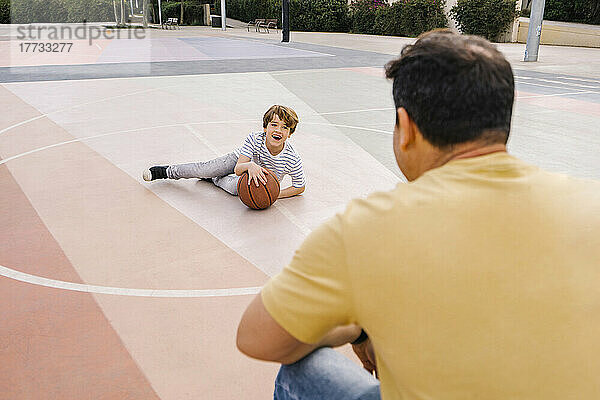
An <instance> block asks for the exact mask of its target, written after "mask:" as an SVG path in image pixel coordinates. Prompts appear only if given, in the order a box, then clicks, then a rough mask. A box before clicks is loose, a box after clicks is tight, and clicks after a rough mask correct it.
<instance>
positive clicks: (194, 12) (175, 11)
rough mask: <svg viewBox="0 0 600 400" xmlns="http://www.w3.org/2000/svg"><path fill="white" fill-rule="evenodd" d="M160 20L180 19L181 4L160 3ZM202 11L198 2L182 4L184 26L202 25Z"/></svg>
mask: <svg viewBox="0 0 600 400" xmlns="http://www.w3.org/2000/svg"><path fill="white" fill-rule="evenodd" d="M161 5H162V19H163V21H166V20H167V18H177V19H179V18H180V17H181V2H173V1H170V2H168V3H167V2H166V1H164V2H162V4H161ZM203 16H204V9H203V8H202V3H200V2H191V1H184V2H183V23H184V24H185V25H202V24H203V23H204V18H203ZM181 22H182V21H180V23H181Z"/></svg>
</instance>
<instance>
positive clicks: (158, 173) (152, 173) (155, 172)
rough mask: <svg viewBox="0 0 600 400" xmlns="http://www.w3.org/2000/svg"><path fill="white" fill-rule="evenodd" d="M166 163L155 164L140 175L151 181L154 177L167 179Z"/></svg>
mask: <svg viewBox="0 0 600 400" xmlns="http://www.w3.org/2000/svg"><path fill="white" fill-rule="evenodd" d="M167 168H168V166H167V165H164V166H162V165H156V166H154V167H150V168H149V169H147V170H145V171H144V173H143V174H142V177H143V178H144V180H145V181H147V182H148V181H153V180H155V179H167V178H168V176H167Z"/></svg>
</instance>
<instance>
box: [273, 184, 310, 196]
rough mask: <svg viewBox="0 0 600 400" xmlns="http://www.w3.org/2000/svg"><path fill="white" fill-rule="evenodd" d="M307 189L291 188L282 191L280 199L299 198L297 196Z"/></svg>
mask: <svg viewBox="0 0 600 400" xmlns="http://www.w3.org/2000/svg"><path fill="white" fill-rule="evenodd" d="M305 188H306V187H305V186H302V187H300V188H297V187H293V186H290V187H288V188H285V189H282V190H281V191H280V192H279V197H278V199H284V198H286V197H292V196H297V195H299V194H301V193H303V192H304V189H305Z"/></svg>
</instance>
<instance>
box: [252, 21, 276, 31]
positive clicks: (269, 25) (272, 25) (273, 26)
mask: <svg viewBox="0 0 600 400" xmlns="http://www.w3.org/2000/svg"><path fill="white" fill-rule="evenodd" d="M260 28H263V29H264V30H265V32H267V33H269V28H271V29H275V30H277V20H276V19H265V20H264V22H262V23H260V24H258V25H257V26H256V29H257V30H258V32H260Z"/></svg>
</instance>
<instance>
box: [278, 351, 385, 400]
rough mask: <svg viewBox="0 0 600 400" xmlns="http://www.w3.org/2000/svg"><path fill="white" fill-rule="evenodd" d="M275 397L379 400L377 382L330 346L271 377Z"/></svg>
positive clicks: (314, 399) (323, 399)
mask: <svg viewBox="0 0 600 400" xmlns="http://www.w3.org/2000/svg"><path fill="white" fill-rule="evenodd" d="M273 398H274V399H275V400H380V398H381V397H380V395H379V381H378V380H377V379H375V378H374V377H373V376H372V375H371V374H369V373H368V372H367V371H366V370H365V369H364V368H362V367H359V366H358V365H357V364H355V363H353V362H352V361H350V360H349V359H348V358H347V357H345V356H344V355H342V354H340V353H338V352H337V351H335V350H333V349H330V348H327V347H325V348H322V349H319V350H317V351H315V352H313V353H312V354H310V355H308V356H306V357H305V358H303V359H302V360H300V361H298V362H297V363H295V364H291V365H282V366H281V369H280V370H279V374H278V375H277V379H276V380H275V393H274V396H273Z"/></svg>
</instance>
